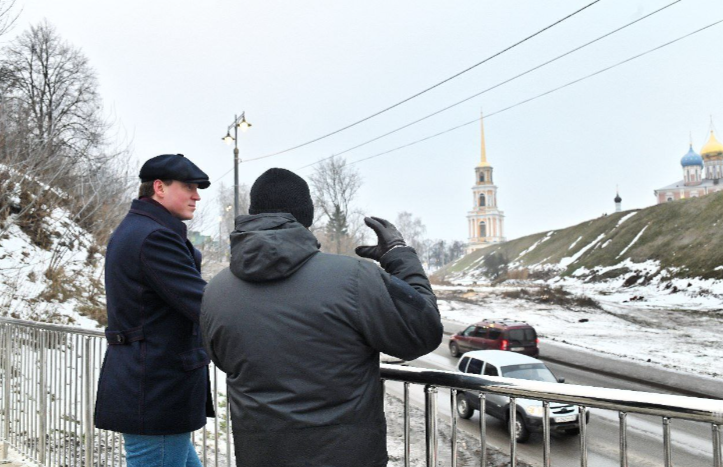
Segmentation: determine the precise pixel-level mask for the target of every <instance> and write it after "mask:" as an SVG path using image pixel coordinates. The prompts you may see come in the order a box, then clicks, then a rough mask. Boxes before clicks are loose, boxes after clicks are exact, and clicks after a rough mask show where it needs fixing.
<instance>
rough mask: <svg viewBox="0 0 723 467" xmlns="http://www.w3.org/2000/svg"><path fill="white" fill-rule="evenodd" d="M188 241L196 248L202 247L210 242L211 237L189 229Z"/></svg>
mask: <svg viewBox="0 0 723 467" xmlns="http://www.w3.org/2000/svg"><path fill="white" fill-rule="evenodd" d="M188 241H189V242H191V245H193V246H195V247H196V248H202V247H203V246H204V245H207V244H208V243H210V242H212V241H213V239H212V238H211V237H210V236H209V235H203V234H202V233H201V232H197V231H195V230H189V232H188Z"/></svg>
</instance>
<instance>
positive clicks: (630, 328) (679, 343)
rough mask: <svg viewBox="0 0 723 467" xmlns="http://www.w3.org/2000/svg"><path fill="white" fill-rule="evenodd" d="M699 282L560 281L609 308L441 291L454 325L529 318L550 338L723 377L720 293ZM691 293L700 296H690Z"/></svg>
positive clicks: (462, 289) (493, 292) (486, 291)
mask: <svg viewBox="0 0 723 467" xmlns="http://www.w3.org/2000/svg"><path fill="white" fill-rule="evenodd" d="M688 282H690V283H691V286H690V287H688V286H687V284H688ZM695 282H696V281H695V280H692V281H687V280H685V281H679V282H676V283H677V284H678V285H677V286H675V285H674V286H671V287H669V288H667V289H666V288H665V286H664V285H662V286H659V284H649V285H647V286H644V287H633V288H622V287H620V286H619V285H617V286H616V284H611V283H607V284H585V283H583V282H580V281H576V280H575V279H569V280H567V281H560V284H559V285H563V284H564V286H565V289H566V290H569V291H571V292H573V293H575V294H584V295H586V296H588V297H591V298H593V299H595V300H596V301H598V302H599V303H600V305H601V307H602V309H595V308H580V307H564V306H559V305H548V304H541V303H535V302H533V301H530V300H527V299H510V298H505V297H503V296H502V293H503V292H505V291H512V290H515V289H518V288H520V287H509V286H505V287H502V286H498V287H487V286H481V287H480V286H475V287H469V286H456V287H442V286H436V287H435V291H436V292H437V293H438V295H439V298H440V300H439V309H440V313H441V315H442V317H443V318H445V319H448V320H452V321H456V322H459V323H463V324H467V323H474V322H477V321H480V320H482V319H492V320H494V319H497V320H501V319H511V320H519V321H525V322H527V323H529V324H531V325H532V326H533V327H535V329H536V330H537V332H538V334H539V335H540V339H543V340H544V339H550V340H555V341H558V342H565V343H567V344H570V345H573V346H575V347H578V348H580V349H586V350H591V351H594V352H597V353H600V354H606V355H608V356H611V357H616V358H621V359H627V360H633V361H637V362H643V363H646V364H650V365H655V366H660V367H665V368H669V369H673V370H676V371H681V372H687V373H693V374H699V375H704V376H711V377H720V376H723V334H722V333H721V324H723V303H722V302H721V299H720V296H719V295H718V294H712V293H707V294H704V295H701V294H700V291H699V290H698V289H697V286H696V284H695ZM706 285H707V286H708V287H710V285H711V284H710V283H706ZM698 286H700V284H698ZM672 287H678V291H677V292H671V291H672ZM690 289H693V291H692V292H690V293H689V292H687V290H690ZM640 297H642V299H641V298H640ZM631 299H633V300H632V301H631Z"/></svg>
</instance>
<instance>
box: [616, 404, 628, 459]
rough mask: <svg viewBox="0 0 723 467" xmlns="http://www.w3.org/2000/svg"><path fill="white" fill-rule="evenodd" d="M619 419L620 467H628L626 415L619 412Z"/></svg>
mask: <svg viewBox="0 0 723 467" xmlns="http://www.w3.org/2000/svg"><path fill="white" fill-rule="evenodd" d="M618 415H619V417H620V467H628V414H627V413H626V412H619V413H618Z"/></svg>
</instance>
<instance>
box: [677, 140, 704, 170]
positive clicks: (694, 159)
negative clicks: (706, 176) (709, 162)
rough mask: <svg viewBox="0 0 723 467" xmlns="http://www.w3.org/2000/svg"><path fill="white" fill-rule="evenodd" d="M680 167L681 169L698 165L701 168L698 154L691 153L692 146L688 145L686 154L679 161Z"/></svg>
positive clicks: (700, 158)
mask: <svg viewBox="0 0 723 467" xmlns="http://www.w3.org/2000/svg"><path fill="white" fill-rule="evenodd" d="M680 165H682V166H683V167H688V166H691V165H699V166H701V167H703V158H702V157H700V154H698V153H696V152H695V151H693V145H692V144H691V145H690V149H689V150H688V153H687V154H686V155H685V156H683V158H682V159H681V160H680Z"/></svg>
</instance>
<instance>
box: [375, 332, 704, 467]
mask: <svg viewBox="0 0 723 467" xmlns="http://www.w3.org/2000/svg"><path fill="white" fill-rule="evenodd" d="M448 342H449V339H448V337H447V336H445V338H444V341H443V342H442V345H441V346H440V347H439V348H438V349H437V350H436V351H435V352H433V353H431V354H429V355H427V356H425V357H423V358H421V359H419V360H416V361H414V362H412V363H411V364H412V365H415V366H421V367H426V368H432V369H442V370H453V369H454V368H455V367H456V365H457V362H458V359H457V358H454V357H452V356H451V355H450V354H449V350H448V347H447V346H448ZM543 356H544V352H543ZM547 365H548V367H549V368H550V370H552V372H553V373H555V375H556V376H563V377H564V378H565V381H566V382H567V383H570V384H577V385H586V386H598V387H608V388H617V389H629V390H635V391H645V392H656V393H661V392H664V391H661V390H660V389H658V388H654V387H651V386H646V385H645V384H641V383H637V382H630V381H626V380H621V379H617V378H614V377H610V376H606V375H599V374H596V373H594V372H590V371H585V370H581V369H578V368H571V367H567V366H564V365H560V364H553V363H548V364H547ZM387 384H388V386H387V390H388V391H390V393H392V394H395V395H397V396H399V397H401V396H402V394H403V389H402V385H401V384H397V383H391V382H389V383H387ZM669 393H671V394H675V393H674V392H669ZM410 397H411V400H412V402H413V403H414V404H416V405H418V406H420V407H424V394H423V391H422V388H421V387H419V386H412V388H411V390H410ZM438 397H439V399H438V407H439V416H440V417H441V418H443V419H446V420H447V421H448V420H449V418H450V413H451V412H450V402H449V401H450V395H449V391H448V390H440V391H439V396H438ZM591 412H592V413H591V418H590V423H589V424H588V430H587V448H588V449H587V450H588V465H589V466H594V467H608V466H611V467H612V466H620V457H619V456H620V450H619V418H618V413H617V412H613V411H609V410H600V409H594V408H593V409H591ZM478 417H479V412H475V414H474V416H473V417H472V418H471V419H470V420H463V419H459V429H461V430H465V431H466V432H467V433H469V434H472V435H475V436H479V418H478ZM485 420H486V423H487V443H488V444H489V445H490V446H493V447H496V448H498V449H500V450H502V451H504V452H509V450H510V443H509V437H508V435H507V429H506V427H505V426H504V425H503V424H502V422H500V421H499V420H497V419H495V418H493V417H491V416H489V415H487V416H486V417H485ZM671 439H672V448H673V464H674V465H676V466H686V467H699V466H700V467H702V466H711V465H713V455H712V435H711V427H710V425H708V424H705V423H697V422H688V421H684V420H673V421H672V436H671ZM550 443H551V453H552V455H551V458H552V465H553V466H560V467H567V466H570V467H572V466H575V467H577V466H580V439H579V436H567V435H561V434H555V433H553V434H552V436H551V440H550ZM460 449H464V447H460ZM517 453H518V457H517V458H518V459H519V460H522V461H525V462H528V463H530V464H532V465H535V466H537V465H539V466H541V465H542V435H541V434H533V435H532V437H531V438H530V440H529V441H528V442H527V443H525V444H518V445H517ZM628 461H629V465H630V466H641V467H647V466H650V467H653V466H655V467H658V466H662V465H664V452H663V428H662V420H661V419H660V418H659V417H652V416H641V415H635V414H629V415H628Z"/></svg>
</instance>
